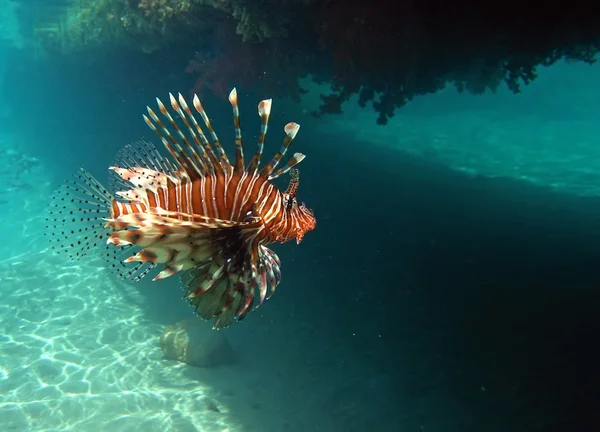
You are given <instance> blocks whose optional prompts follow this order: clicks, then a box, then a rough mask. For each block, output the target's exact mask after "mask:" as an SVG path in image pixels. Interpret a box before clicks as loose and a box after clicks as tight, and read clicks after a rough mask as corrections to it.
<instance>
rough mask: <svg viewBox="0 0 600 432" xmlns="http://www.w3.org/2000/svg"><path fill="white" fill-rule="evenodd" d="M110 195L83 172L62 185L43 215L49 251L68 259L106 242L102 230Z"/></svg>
mask: <svg viewBox="0 0 600 432" xmlns="http://www.w3.org/2000/svg"><path fill="white" fill-rule="evenodd" d="M113 199H114V198H113V196H112V195H111V193H110V192H109V191H108V190H107V189H106V188H105V187H104V186H102V184H100V182H99V181H98V180H96V179H95V178H94V177H93V176H92V175H91V174H90V173H88V172H87V171H85V170H84V169H82V168H81V169H80V170H79V171H78V172H77V173H75V174H74V175H73V178H72V179H70V180H67V181H66V182H65V183H63V184H62V185H61V186H60V187H59V188H58V190H57V191H56V192H55V193H54V196H53V197H52V202H51V203H50V205H49V207H48V212H47V216H46V236H47V237H48V239H49V241H50V245H51V248H52V249H53V250H55V251H59V252H62V253H65V254H66V255H67V256H68V257H69V259H72V260H76V259H79V258H81V257H83V256H85V255H86V254H87V253H88V251H89V250H90V249H94V248H96V247H98V246H99V245H104V244H105V243H106V237H107V236H108V229H107V228H105V227H104V226H105V224H106V220H105V219H107V218H110V209H111V205H112V201H113Z"/></svg>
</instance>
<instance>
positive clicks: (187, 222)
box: [48, 89, 316, 328]
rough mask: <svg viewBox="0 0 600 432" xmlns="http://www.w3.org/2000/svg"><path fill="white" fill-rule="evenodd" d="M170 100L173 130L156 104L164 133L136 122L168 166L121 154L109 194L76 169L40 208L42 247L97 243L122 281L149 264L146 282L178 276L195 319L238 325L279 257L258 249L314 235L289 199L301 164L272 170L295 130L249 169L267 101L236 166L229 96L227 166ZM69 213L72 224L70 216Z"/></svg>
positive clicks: (137, 147)
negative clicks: (152, 135)
mask: <svg viewBox="0 0 600 432" xmlns="http://www.w3.org/2000/svg"><path fill="white" fill-rule="evenodd" d="M170 100H171V107H172V108H173V110H174V111H175V112H177V113H178V114H179V117H180V120H181V122H182V123H183V126H180V125H179V124H178V123H177V122H175V120H174V118H173V117H172V116H171V114H170V113H169V112H168V110H167V109H166V107H165V105H164V104H162V102H160V100H158V104H159V110H160V112H161V114H162V115H163V117H164V118H165V119H166V120H167V121H168V123H169V124H170V125H171V128H167V127H166V126H165V125H164V124H163V123H162V121H161V120H160V119H159V117H158V116H157V115H156V114H155V112H154V111H153V110H152V109H150V108H148V113H149V115H148V116H144V119H145V121H146V123H147V124H148V126H150V128H151V129H152V130H153V131H154V132H156V134H157V135H158V136H159V138H160V139H161V141H162V142H163V145H164V146H165V148H166V149H167V151H168V152H169V153H170V154H171V158H172V159H168V158H164V157H163V156H161V155H160V153H159V152H158V151H157V150H156V149H155V148H154V146H153V145H152V144H150V143H148V142H144V141H142V142H137V143H133V144H130V145H128V146H126V147H125V148H124V149H122V150H121V151H120V152H119V154H118V155H117V160H116V163H115V165H114V166H112V167H110V169H111V171H112V189H113V190H114V193H112V192H109V191H108V190H106V189H105V188H104V187H103V186H102V185H101V184H100V183H99V182H98V181H97V180H96V179H94V178H93V177H92V176H91V175H90V174H89V173H87V172H86V171H84V170H81V171H80V172H79V173H78V174H77V175H76V177H75V180H74V181H69V182H67V183H66V184H65V185H63V186H62V187H61V188H60V189H59V190H58V191H57V194H56V196H55V198H54V201H53V203H52V205H51V206H50V214H49V217H48V221H49V225H48V226H49V235H50V241H51V243H52V244H53V246H54V247H55V248H56V249H59V250H63V251H65V252H67V253H68V255H69V256H70V257H71V258H79V257H81V256H83V255H85V253H86V252H87V251H88V250H89V249H92V248H94V247H96V246H97V245H98V243H99V240H100V239H103V240H105V242H106V243H107V244H108V246H107V248H108V250H107V252H106V254H105V255H106V257H107V259H108V261H109V263H110V266H111V268H113V269H114V270H115V273H116V274H117V275H118V276H119V277H122V278H127V279H133V280H140V279H141V278H143V277H144V276H146V275H147V274H148V273H150V272H151V271H152V270H153V269H154V268H155V267H156V266H157V265H161V267H162V270H161V271H160V272H159V273H158V274H157V275H156V277H155V278H154V279H155V280H156V279H162V278H165V277H169V276H172V275H174V274H176V273H181V274H182V277H181V280H182V283H183V287H184V290H185V298H186V299H187V300H188V302H189V303H191V304H192V305H193V306H195V308H196V312H197V314H198V315H199V316H201V317H202V318H205V319H209V318H215V324H214V327H215V328H221V327H226V326H228V325H230V324H231V323H232V322H233V321H234V320H242V319H243V318H244V317H245V316H246V314H247V313H248V311H250V310H251V309H252V307H253V306H258V305H260V304H261V303H262V302H263V301H264V299H265V298H268V296H270V295H271V294H272V293H273V292H274V290H275V288H276V286H277V285H278V284H279V281H280V278H281V271H280V261H279V258H278V257H277V255H276V254H275V253H274V252H273V251H272V250H271V249H269V248H267V247H266V246H267V245H268V244H270V243H274V242H281V243H283V242H286V241H289V240H291V239H294V238H295V239H296V240H297V242H298V243H299V242H300V241H301V240H302V238H303V236H304V234H305V233H306V232H307V231H310V230H312V229H314V227H315V224H316V221H315V218H314V215H313V212H312V211H311V210H308V209H307V208H306V207H305V206H304V204H302V205H299V204H298V202H297V201H296V192H297V188H298V182H299V173H298V171H297V169H296V168H294V167H295V165H297V164H298V163H299V162H300V161H302V159H303V158H304V156H303V155H301V154H299V153H296V154H295V155H294V156H293V157H292V159H291V160H290V161H289V162H288V163H287V165H286V166H285V167H284V168H281V169H279V170H277V171H275V168H276V166H277V165H278V163H279V161H280V160H281V159H282V158H283V156H284V155H285V153H286V151H287V148H288V147H289V145H290V144H291V142H292V140H293V138H294V137H295V135H296V133H297V131H298V128H299V126H298V125H296V124H295V123H290V124H288V125H287V126H286V128H285V132H286V138H285V140H284V144H283V146H282V148H281V150H280V151H279V152H278V153H277V154H275V156H274V157H273V159H272V160H271V161H270V162H269V163H268V164H266V166H265V167H264V168H262V169H261V170H259V169H258V167H259V164H260V159H261V156H262V150H263V146H264V139H265V135H266V130H267V123H268V117H269V113H270V107H271V102H270V101H262V102H261V103H260V104H259V115H260V116H261V119H262V128H261V134H260V136H259V143H258V146H257V150H256V152H255V153H254V156H253V157H252V160H251V162H250V164H249V165H248V167H244V165H245V164H244V157H243V149H242V139H241V130H240V126H239V111H238V108H237V94H236V92H235V89H234V90H233V91H232V93H231V95H230V102H231V104H232V106H233V113H234V127H235V131H236V159H235V162H234V163H233V164H231V163H230V162H229V160H228V158H227V156H226V154H225V152H224V150H223V149H222V147H221V145H220V142H219V140H218V138H217V136H216V134H215V133H214V131H213V129H212V126H211V124H210V120H209V119H208V116H207V115H206V113H205V112H204V109H203V108H202V105H201V104H200V102H199V100H198V99H197V97H195V98H194V107H195V109H196V111H197V112H198V113H199V114H200V116H201V117H202V120H203V121H204V124H205V126H206V128H207V129H208V131H209V133H210V135H211V137H212V141H213V142H212V145H211V144H210V143H209V141H208V139H207V137H206V136H205V135H204V132H203V131H202V128H201V127H200V125H199V122H198V121H197V120H196V118H195V116H194V115H193V114H192V113H191V110H190V109H189V107H188V105H187V103H186V102H185V99H184V98H183V97H182V96H181V95H179V99H178V100H177V99H175V98H174V97H173V96H172V95H171V97H170ZM173 131H174V132H175V133H172V132H173ZM185 132H187V134H186V133H185ZM286 173H290V175H291V181H290V185H289V187H288V189H287V190H286V191H280V190H279V189H278V188H277V187H276V186H275V185H273V183H272V182H271V180H273V179H274V178H277V177H279V176H281V175H283V174H286ZM74 212H75V214H78V215H80V217H79V218H71V217H70V215H72V214H74ZM65 233H66V234H65ZM69 233H70V235H69ZM268 291H269V294H267V292H268ZM255 293H256V294H257V296H258V302H257V303H256V304H255V300H254V299H255Z"/></svg>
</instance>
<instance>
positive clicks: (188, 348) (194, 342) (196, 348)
mask: <svg viewBox="0 0 600 432" xmlns="http://www.w3.org/2000/svg"><path fill="white" fill-rule="evenodd" d="M160 348H161V349H162V351H163V353H164V354H165V357H166V358H167V359H169V360H178V361H180V362H183V363H187V364H189V365H190V366H198V367H217V366H223V365H228V364H234V363H236V362H237V358H236V357H237V356H236V354H235V351H234V350H233V348H232V347H231V345H230V344H229V342H228V341H227V337H226V336H225V333H224V332H222V331H215V330H212V329H211V328H210V327H208V326H206V323H205V322H203V321H201V320H200V319H198V318H197V317H193V318H190V319H186V320H183V321H179V322H178V323H176V324H174V325H172V326H169V327H167V329H166V330H165V332H164V333H163V334H162V335H161V337H160Z"/></svg>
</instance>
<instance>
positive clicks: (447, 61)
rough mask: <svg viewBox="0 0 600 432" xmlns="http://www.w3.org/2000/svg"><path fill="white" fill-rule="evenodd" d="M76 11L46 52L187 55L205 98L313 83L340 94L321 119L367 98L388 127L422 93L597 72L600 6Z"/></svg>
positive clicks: (134, 5)
mask: <svg viewBox="0 0 600 432" xmlns="http://www.w3.org/2000/svg"><path fill="white" fill-rule="evenodd" d="M79 3H80V6H78V7H77V8H72V9H70V11H69V13H68V14H67V18H66V19H64V20H63V21H64V23H65V24H64V25H61V26H59V27H57V28H59V29H60V32H61V34H60V35H56V34H55V33H54V32H53V31H52V32H40V37H42V38H45V40H46V42H47V45H50V46H60V47H62V50H63V51H76V50H78V49H79V50H83V49H87V48H88V47H89V46H100V47H104V48H111V49H122V48H123V47H126V48H129V49H130V48H135V49H139V50H142V51H144V52H152V51H154V50H157V49H161V48H166V47H168V48H174V49H178V50H188V52H189V54H187V58H188V59H191V60H190V64H189V66H188V68H187V71H188V72H191V73H194V74H197V75H198V81H197V84H196V86H195V90H197V91H202V90H205V89H211V90H212V91H215V92H217V93H224V92H225V89H226V88H229V87H230V86H231V84H232V82H236V83H240V84H250V85H251V86H252V87H254V89H255V90H257V91H258V90H260V91H261V92H268V93H270V94H271V95H272V96H292V97H294V98H296V99H298V98H299V97H300V96H301V94H302V88H301V87H300V85H299V81H300V80H301V79H302V78H304V77H306V76H309V75H310V76H311V77H312V78H313V79H314V80H315V81H317V82H326V83H328V84H330V85H331V88H332V90H331V92H330V93H329V94H324V95H322V97H321V99H322V100H321V106H320V107H317V110H316V111H317V112H316V114H317V115H324V114H331V113H340V112H342V108H343V104H344V103H346V102H347V101H349V100H350V98H351V97H352V96H355V95H358V101H359V104H360V105H361V106H366V105H367V104H371V106H372V108H373V109H374V110H375V111H376V112H378V113H379V118H378V123H380V124H385V123H386V122H387V120H388V119H389V118H390V117H392V116H393V115H394V113H395V111H396V109H397V108H399V107H402V106H403V105H405V104H406V103H407V102H409V101H410V100H411V99H412V98H414V97H415V96H417V95H420V94H426V93H431V92H435V91H438V90H440V89H442V88H444V87H445V86H446V85H448V84H452V85H455V86H456V87H457V88H458V89H459V90H464V91H469V92H473V93H482V92H485V91H488V90H492V91H493V90H495V89H496V88H497V87H498V86H499V85H500V84H502V83H506V85H508V87H509V88H510V89H511V90H512V91H514V92H518V91H520V88H521V86H522V85H527V84H528V83H530V82H531V81H532V80H534V79H535V77H536V71H537V68H538V67H539V66H545V65H549V64H552V63H554V62H556V61H557V60H559V59H562V58H567V59H575V60H580V61H584V62H588V63H590V62H592V61H593V60H594V56H595V54H596V53H597V52H598V50H599V47H600V28H599V27H598V26H597V25H596V22H597V17H598V15H599V14H598V13H597V11H596V9H599V8H600V7H597V6H595V5H594V6H589V4H587V3H586V4H584V3H583V0H573V1H572V2H571V3H569V4H568V5H562V6H561V5H559V4H555V3H548V2H544V3H540V5H539V7H538V8H537V9H536V7H534V6H535V5H533V4H528V6H527V7H523V5H522V3H521V2H519V1H517V0H507V1H505V2H503V3H502V4H499V5H497V7H496V8H490V7H489V5H487V4H485V3H481V2H477V1H475V0H455V1H453V2H447V1H443V0H431V1H428V2H417V1H416V0H405V1H401V2H391V1H388V0H371V1H369V2H365V1H364V0H360V1H359V0H262V1H255V0H127V1H125V0H81V1H80V2H79ZM584 6H585V7H584ZM540 10H543V13H540ZM44 28H54V27H52V26H45V27H44ZM194 44H195V45H194ZM65 48H66V49H65Z"/></svg>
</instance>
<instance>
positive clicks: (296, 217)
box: [283, 169, 317, 243]
mask: <svg viewBox="0 0 600 432" xmlns="http://www.w3.org/2000/svg"><path fill="white" fill-rule="evenodd" d="M290 176H291V179H290V184H289V186H288V188H287V190H286V191H285V192H284V193H283V196H284V200H285V204H286V207H285V211H286V212H288V220H290V221H291V223H292V224H293V227H292V229H291V230H290V231H289V233H290V234H289V237H288V238H286V239H283V241H284V242H285V241H288V240H291V239H293V238H296V243H300V242H301V241H302V239H303V238H304V234H306V233H307V232H309V231H312V230H313V229H315V226H316V225H317V220H316V218H315V214H314V212H313V211H312V210H311V209H309V208H308V207H306V206H305V205H304V203H302V204H300V205H299V204H298V200H297V199H296V193H297V192H298V186H299V185H300V171H299V170H298V169H293V170H291V171H290Z"/></svg>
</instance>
